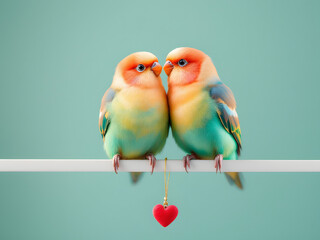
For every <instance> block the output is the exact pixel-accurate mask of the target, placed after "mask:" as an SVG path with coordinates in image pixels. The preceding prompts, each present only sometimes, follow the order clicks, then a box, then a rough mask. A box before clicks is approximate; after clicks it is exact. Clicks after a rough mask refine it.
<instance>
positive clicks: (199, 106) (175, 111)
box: [168, 83, 212, 133]
mask: <svg viewBox="0 0 320 240" xmlns="http://www.w3.org/2000/svg"><path fill="white" fill-rule="evenodd" d="M203 89H204V87H203V85H201V84H198V83H194V84H189V85H185V86H174V87H172V88H170V89H169V92H168V100H169V106H170V117H171V123H172V126H173V127H174V128H175V131H178V132H180V133H184V132H185V131H187V130H189V129H191V128H201V127H203V126H204V124H205V123H206V122H207V120H209V119H210V117H211V112H212V104H211V103H212V101H210V100H211V99H210V97H209V93H208V92H207V91H204V90H203Z"/></svg>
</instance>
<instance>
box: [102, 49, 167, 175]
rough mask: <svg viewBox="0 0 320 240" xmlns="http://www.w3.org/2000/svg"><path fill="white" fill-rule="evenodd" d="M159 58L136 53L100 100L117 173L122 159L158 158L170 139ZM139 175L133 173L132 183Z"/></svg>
mask: <svg viewBox="0 0 320 240" xmlns="http://www.w3.org/2000/svg"><path fill="white" fill-rule="evenodd" d="M161 70H162V67H161V65H160V64H159V63H158V59H157V58H156V56H154V55H153V54H152V53H149V52H137V53H133V54H131V55H129V56H127V57H126V58H124V59H123V60H122V61H121V62H120V63H119V64H118V66H117V68H116V71H115V75H114V78H113V82H112V84H111V87H110V88H109V89H108V90H107V91H106V93H105V94H104V96H103V98H102V101H101V108H100V117H99V126H100V133H101V135H102V138H103V142H104V145H103V146H104V149H105V151H106V153H107V155H108V156H109V157H113V163H114V169H115V172H116V173H117V170H118V168H119V160H120V159H141V158H146V159H149V161H150V165H151V172H153V169H154V166H155V163H156V158H155V157H154V155H155V154H156V153H158V152H160V151H161V150H162V148H163V146H164V144H165V141H166V138H167V136H168V128H169V120H168V119H169V117H168V103H167V96H166V92H165V90H164V87H163V85H162V82H161V78H160V73H161ZM138 176H139V174H137V173H132V179H133V181H136V180H137V179H138Z"/></svg>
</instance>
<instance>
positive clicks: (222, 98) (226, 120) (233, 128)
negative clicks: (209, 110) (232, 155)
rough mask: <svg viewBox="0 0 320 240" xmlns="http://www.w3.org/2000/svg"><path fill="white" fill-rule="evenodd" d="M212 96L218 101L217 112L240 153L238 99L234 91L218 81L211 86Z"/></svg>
mask: <svg viewBox="0 0 320 240" xmlns="http://www.w3.org/2000/svg"><path fill="white" fill-rule="evenodd" d="M210 96H211V98H212V99H213V100H215V101H216V103H217V113H218V116H219V118H220V121H221V123H222V125H223V127H224V128H225V129H226V131H227V132H229V133H230V134H231V135H232V136H233V138H234V139H235V140H236V142H237V145H238V148H237V153H238V155H240V150H241V129H240V123H239V118H238V114H237V112H236V101H235V99H234V96H233V93H232V91H231V90H230V88H228V87H227V86H226V85H224V84H223V83H222V82H218V83H216V84H214V85H213V86H210Z"/></svg>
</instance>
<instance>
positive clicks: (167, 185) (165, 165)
mask: <svg viewBox="0 0 320 240" xmlns="http://www.w3.org/2000/svg"><path fill="white" fill-rule="evenodd" d="M166 171H167V158H165V159H164V191H165V197H164V202H163V206H164V207H165V208H166V207H168V201H167V200H168V187H169V178H170V172H169V174H168V180H167V174H166Z"/></svg>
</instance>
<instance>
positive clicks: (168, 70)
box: [163, 61, 174, 76]
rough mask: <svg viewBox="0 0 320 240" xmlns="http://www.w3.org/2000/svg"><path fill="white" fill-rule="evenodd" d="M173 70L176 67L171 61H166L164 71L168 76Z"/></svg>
mask: <svg viewBox="0 0 320 240" xmlns="http://www.w3.org/2000/svg"><path fill="white" fill-rule="evenodd" d="M173 68H174V66H173V64H172V63H171V62H170V61H166V63H165V64H164V66H163V70H164V71H165V72H166V74H167V75H168V76H169V75H170V73H171V71H172V69H173Z"/></svg>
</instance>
